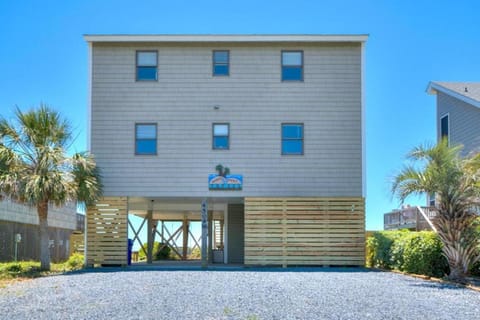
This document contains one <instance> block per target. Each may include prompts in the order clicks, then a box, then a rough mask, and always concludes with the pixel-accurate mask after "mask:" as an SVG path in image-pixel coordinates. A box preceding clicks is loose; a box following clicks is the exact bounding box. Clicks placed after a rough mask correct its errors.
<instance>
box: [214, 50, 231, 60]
mask: <svg viewBox="0 0 480 320" xmlns="http://www.w3.org/2000/svg"><path fill="white" fill-rule="evenodd" d="M213 61H214V62H215V63H228V51H215V52H214V53H213Z"/></svg>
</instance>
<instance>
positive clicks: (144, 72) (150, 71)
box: [137, 67, 157, 80]
mask: <svg viewBox="0 0 480 320" xmlns="http://www.w3.org/2000/svg"><path fill="white" fill-rule="evenodd" d="M137 80H157V68H156V67H137Z"/></svg>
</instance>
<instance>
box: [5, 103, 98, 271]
mask: <svg viewBox="0 0 480 320" xmlns="http://www.w3.org/2000/svg"><path fill="white" fill-rule="evenodd" d="M71 136H72V133H71V129H70V125H69V123H68V122H67V121H66V120H65V119H63V118H62V117H61V116H60V114H59V113H58V112H56V111H54V110H52V109H50V108H49V107H47V106H46V105H41V106H40V108H38V109H37V110H30V111H28V112H22V111H21V110H20V109H19V108H17V109H16V111H15V119H14V120H13V121H7V120H6V119H5V118H3V117H2V118H0V192H1V193H3V194H5V195H6V196H8V197H10V198H12V199H14V200H16V201H19V202H21V203H25V204H27V205H31V206H35V207H36V209H37V213H38V219H39V236H40V266H41V268H42V269H44V270H50V250H49V237H48V220H47V219H48V207H49V204H54V205H56V206H63V205H65V204H66V203H68V202H72V201H77V200H78V201H83V202H85V203H87V204H90V203H92V202H93V201H95V200H96V199H97V198H98V197H99V196H100V195H101V192H102V184H101V181H100V175H99V170H98V168H97V166H96V164H95V161H94V159H93V157H92V156H91V155H89V154H87V153H76V154H74V155H73V156H71V157H69V156H68V155H67V154H66V152H67V148H68V146H69V144H70V142H71Z"/></svg>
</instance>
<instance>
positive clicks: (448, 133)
mask: <svg viewBox="0 0 480 320" xmlns="http://www.w3.org/2000/svg"><path fill="white" fill-rule="evenodd" d="M445 117H446V118H447V131H448V132H447V135H446V137H447V142H448V145H450V135H451V129H450V113H449V112H447V113H445V114H444V115H443V116H441V117H440V130H439V131H440V132H439V136H440V141H441V140H442V139H443V135H442V120H443V118H445Z"/></svg>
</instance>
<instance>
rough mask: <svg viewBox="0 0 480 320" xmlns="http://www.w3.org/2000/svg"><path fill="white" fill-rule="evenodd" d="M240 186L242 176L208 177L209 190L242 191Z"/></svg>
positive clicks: (217, 175)
mask: <svg viewBox="0 0 480 320" xmlns="http://www.w3.org/2000/svg"><path fill="white" fill-rule="evenodd" d="M242 186H243V176H242V175H239V174H229V175H226V176H221V175H219V174H210V175H208V189H210V190H242Z"/></svg>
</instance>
